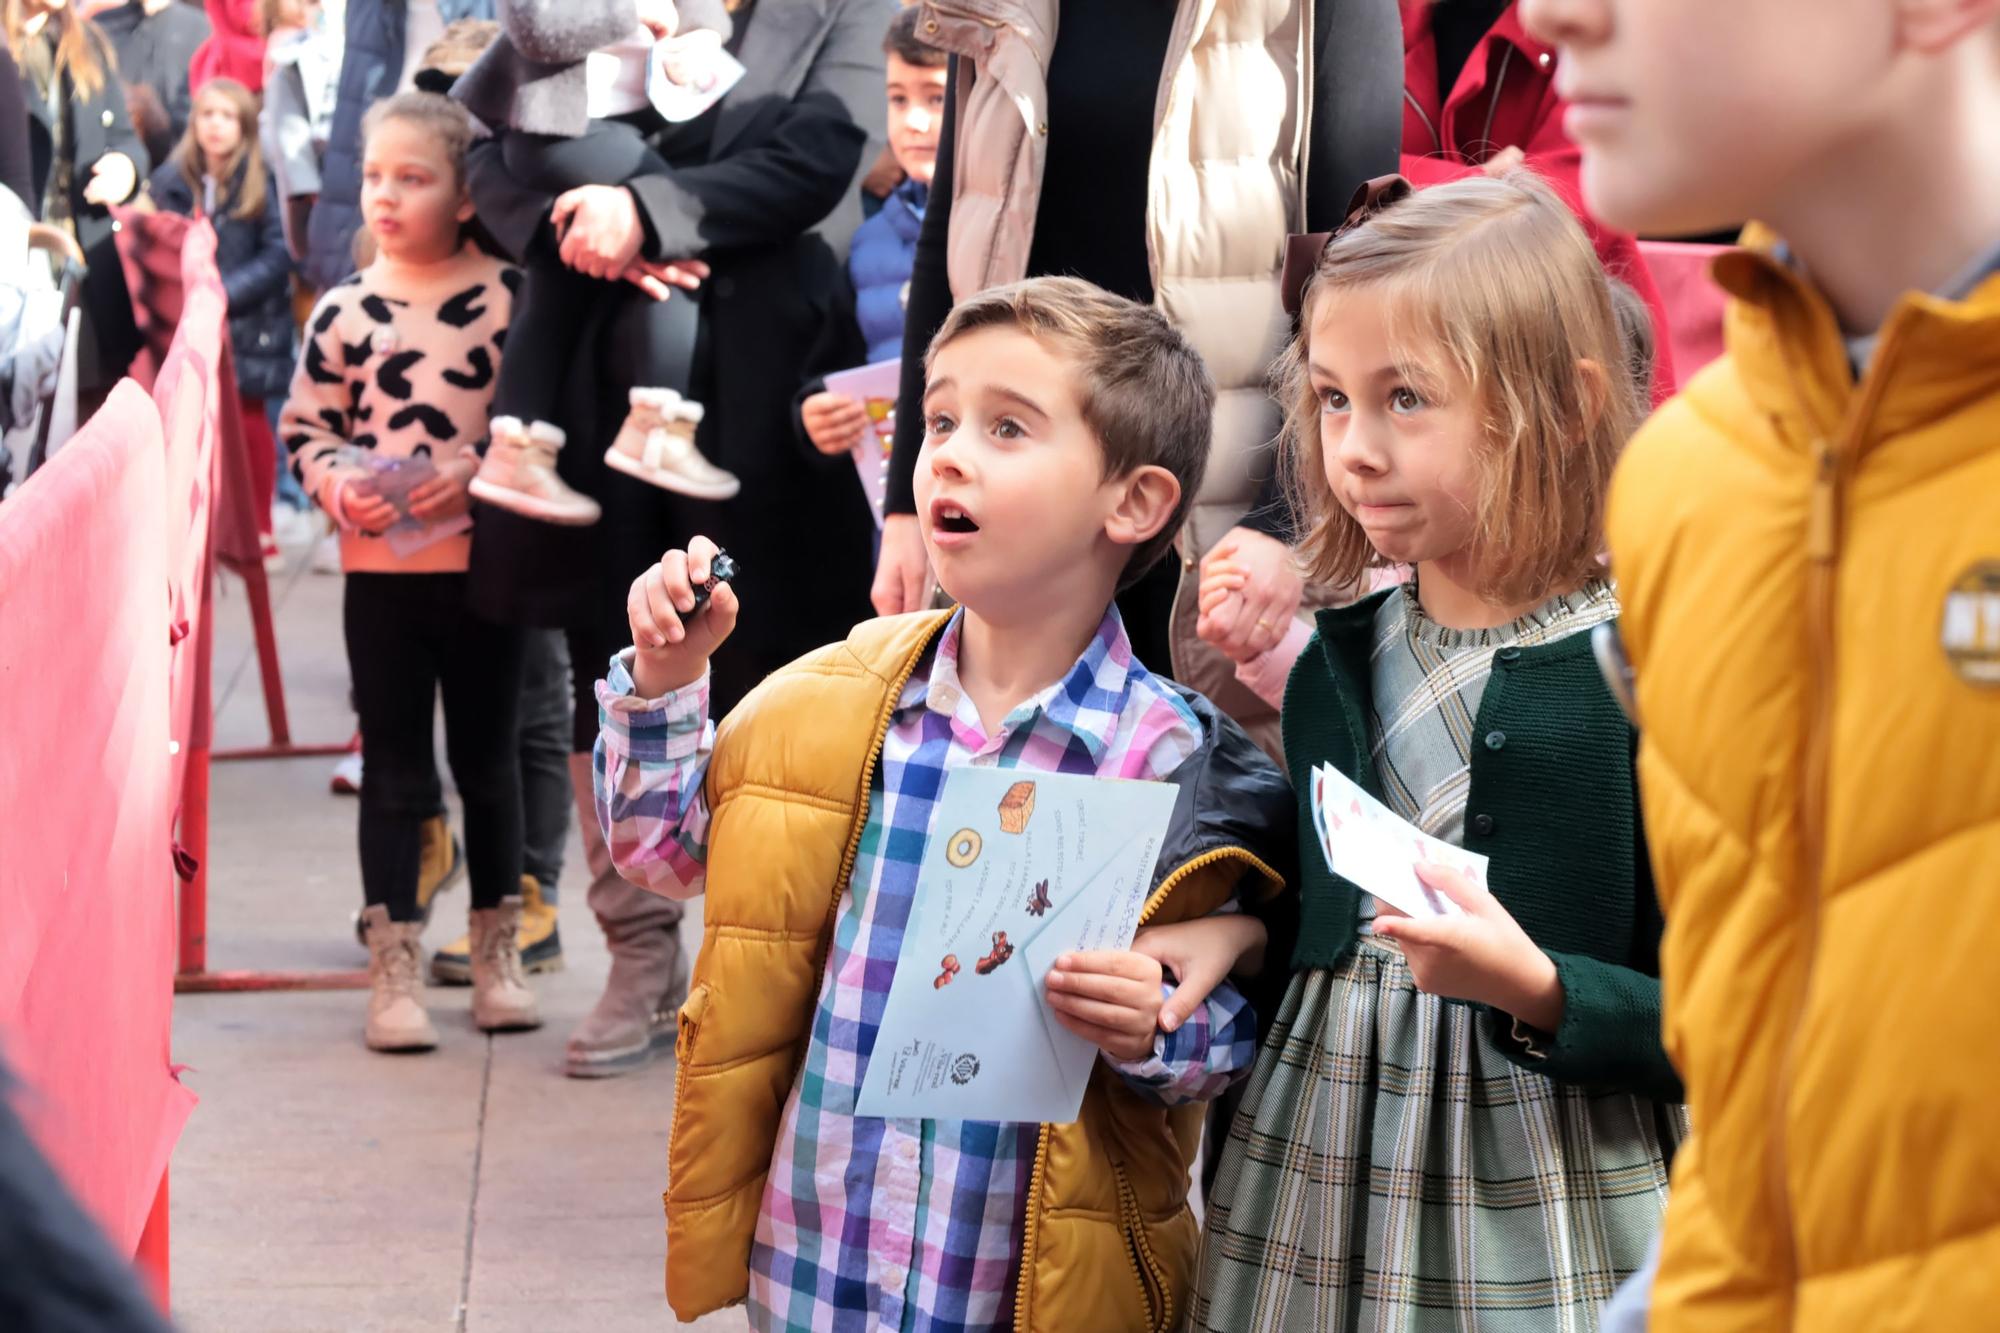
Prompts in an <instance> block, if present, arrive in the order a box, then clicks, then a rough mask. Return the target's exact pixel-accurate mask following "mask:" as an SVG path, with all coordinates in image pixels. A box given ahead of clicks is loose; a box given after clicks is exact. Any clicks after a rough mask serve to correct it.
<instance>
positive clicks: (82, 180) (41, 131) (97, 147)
mask: <svg viewBox="0 0 2000 1333" xmlns="http://www.w3.org/2000/svg"><path fill="white" fill-rule="evenodd" d="M92 40H93V41H95V42H96V43H97V49H98V53H99V58H100V60H101V62H102V64H103V67H104V82H103V83H101V84H99V85H98V88H97V91H96V92H95V93H93V94H91V95H90V96H89V97H85V96H83V95H82V94H81V93H79V92H77V91H76V85H75V83H74V82H73V81H72V80H71V79H70V78H69V77H68V76H67V75H65V76H64V77H63V84H64V87H65V91H66V92H67V93H68V96H67V97H65V98H64V99H63V101H64V105H65V106H66V107H67V109H68V111H69V115H70V132H71V142H72V143H73V144H74V145H75V146H76V167H75V170H74V171H72V172H71V173H70V214H71V216H73V217H74V218H75V219H76V239H77V243H78V244H79V245H81V246H82V247H83V249H84V252H85V253H86V254H90V252H91V250H92V249H93V248H94V247H96V246H97V244H98V243H99V242H101V241H107V240H110V239H111V233H112V231H113V228H112V225H111V211H110V210H109V209H106V208H99V207H98V206H97V205H95V204H91V203H86V202H85V201H84V198H83V190H84V187H85V186H87V185H89V184H90V169H91V168H92V167H93V166H95V165H97V159H99V158H101V157H103V156H104V155H105V154H106V153H123V154H125V156H126V157H129V158H131V159H132V166H133V168H134V172H135V174H134V177H133V187H132V191H133V193H134V194H137V193H138V187H139V185H140V183H142V182H144V181H145V179H146V172H147V171H148V170H149V169H150V168H151V165H152V163H151V159H149V158H148V157H147V156H146V146H145V145H144V144H143V143H141V142H139V136H138V134H137V132H135V131H134V130H133V128H132V121H131V119H130V117H129V116H127V114H126V112H125V85H124V83H123V82H121V81H120V79H119V77H118V71H117V68H116V66H115V65H114V63H113V62H114V60H115V59H116V57H115V56H114V55H113V54H112V51H111V45H110V43H109V42H106V41H105V40H104V39H103V38H102V37H101V36H98V35H97V34H96V33H95V32H93V33H92ZM22 85H23V88H24V90H25V91H26V93H27V99H28V150H29V154H30V156H32V157H33V159H34V166H35V202H34V206H35V208H36V209H37V211H38V212H39V210H40V207H41V197H42V195H43V193H44V192H46V191H47V189H48V181H49V172H50V170H51V169H52V168H53V167H54V165H55V126H54V122H52V121H51V120H50V118H49V108H48V104H47V103H46V102H44V101H43V100H42V99H41V98H40V97H38V96H36V94H35V85H34V80H33V79H31V78H27V77H26V74H25V71H24V72H23V78H22ZM120 202H123V201H122V200H121V201H120ZM91 262H92V263H93V264H96V263H98V262H100V260H99V258H98V256H97V255H94V254H93V255H91ZM114 262H115V261H114Z"/></svg>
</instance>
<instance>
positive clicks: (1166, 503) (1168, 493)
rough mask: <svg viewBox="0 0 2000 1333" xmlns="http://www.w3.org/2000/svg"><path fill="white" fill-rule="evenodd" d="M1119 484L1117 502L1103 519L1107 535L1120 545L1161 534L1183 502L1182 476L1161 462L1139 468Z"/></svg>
mask: <svg viewBox="0 0 2000 1333" xmlns="http://www.w3.org/2000/svg"><path fill="white" fill-rule="evenodd" d="M1117 484H1118V487H1119V492H1118V503H1117V505H1116V506H1115V507H1114V508H1113V509H1112V511H1111V513H1110V515H1109V516H1108V517H1107V518H1106V519H1105V520H1104V535H1105V536H1107V537H1109V538H1110V539H1111V540H1112V541H1114V542H1117V543H1118V544H1119V545H1120V546H1138V545H1141V544H1142V543H1144V542H1147V541H1150V540H1151V539H1152V538H1154V537H1156V536H1158V535H1159V532H1160V529H1161V528H1164V527H1166V526H1167V520H1169V519H1171V518H1172V517H1173V516H1174V509H1175V508H1176V507H1177V506H1178V505H1179V504H1180V502H1181V483H1180V478H1178V477H1176V476H1175V475H1174V474H1173V473H1171V472H1169V471H1167V470H1166V469H1165V468H1163V467H1160V466H1158V465H1149V466H1147V467H1142V468H1136V469H1134V470H1133V471H1132V472H1131V473H1130V474H1129V475H1127V476H1125V477H1123V478H1121V479H1120V480H1119V481H1118V483H1117Z"/></svg>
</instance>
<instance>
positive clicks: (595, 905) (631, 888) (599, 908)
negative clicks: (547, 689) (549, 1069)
mask: <svg viewBox="0 0 2000 1333" xmlns="http://www.w3.org/2000/svg"><path fill="white" fill-rule="evenodd" d="M570 779H571V784H572V785H573V786H574V787H575V789H576V795H577V822H578V825H579V829H580V831H581V832H582V834H583V851H584V857H585V859H586V860H587V861H588V862H589V864H590V890H589V898H590V909H591V911H592V912H593V913H594V914H595V915H596V917H597V924H598V925H599V926H601V927H602V928H603V930H604V942H605V944H606V946H607V947H608V948H609V949H610V951H611V975H610V977H609V978H608V979H607V980H606V982H605V985H604V994H603V995H602V996H600V997H599V998H598V1001H597V1007H596V1008H594V1009H592V1010H591V1011H590V1014H589V1016H588V1017H586V1018H585V1019H584V1020H583V1022H581V1023H579V1024H578V1025H577V1027H576V1030H575V1031H574V1032H572V1033H571V1034H570V1038H569V1046H568V1048H567V1051H566V1053H565V1060H564V1065H565V1072H567V1073H568V1074H569V1076H570V1077H571V1078H612V1077H615V1076H617V1075H619V1074H629V1073H631V1072H632V1071H633V1070H635V1069H643V1068H644V1067H645V1066H646V1065H647V1064H648V1063H649V1062H650V1061H651V1060H652V1058H653V1054H654V1052H656V1051H659V1050H662V1049H665V1050H671V1049H673V1044H674V1035H675V1031H676V1029H677V1028H678V1026H679V1017H678V1016H679V1014H680V1008H681V1004H682V1003H683V1002H684V1001H685V1000H686V999H687V988H688V960H687V955H686V952H685V951H684V950H683V949H682V948H681V929H680V921H681V910H682V909H681V905H680V904H679V903H677V902H674V901H672V900H670V899H667V898H662V897H660V896H659V895H658V894H655V893H648V892H647V891H646V890H644V889H642V888H640V887H639V886H638V885H636V884H631V883H628V882H626V881H625V880H624V879H623V878H622V877H620V875H619V874H618V871H617V869H616V868H615V867H614V866H613V865H612V864H611V850H610V849H609V848H608V847H606V846H605V845H604V834H603V832H602V831H601V830H600V829H599V828H598V827H597V807H596V804H595V802H594V800H593V799H592V796H591V786H590V784H591V766H590V756H589V755H587V754H584V755H575V756H573V757H572V758H571V761H570Z"/></svg>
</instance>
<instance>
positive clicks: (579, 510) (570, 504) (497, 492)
mask: <svg viewBox="0 0 2000 1333" xmlns="http://www.w3.org/2000/svg"><path fill="white" fill-rule="evenodd" d="M488 431H489V437H490V438H489V439H488V442H487V445H486V458H485V460H484V461H482V462H481V463H480V465H479V475H478V476H476V477H474V478H473V479H472V487H471V489H472V494H473V496H474V497H475V498H477V499H479V500H482V501H484V502H485V503H487V504H490V505H494V506H496V507H498V508H501V509H505V510H508V511H510V512H512V513H516V514H519V515H521V516H522V517H523V518H535V519H540V520H541V521H542V522H544V523H560V524H562V525H563V526H565V527H572V528H585V527H589V526H590V525H591V524H592V523H595V522H597V520H598V519H599V518H600V517H602V516H603V510H601V509H599V508H598V506H597V501H595V500H593V499H591V498H590V497H589V496H587V495H583V494H581V493H579V492H577V491H575V490H572V489H571V488H570V485H569V483H568V482H566V481H564V480H563V479H562V478H561V477H559V476H557V475H556V454H557V453H558V452H560V451H561V449H562V447H563V442H564V439H565V437H564V435H563V432H562V429H561V428H560V427H558V426H551V425H550V424H549V423H548V422H546V421H537V422H535V423H533V424H532V425H528V426H523V425H522V424H521V421H520V419H519V418H518V417H495V418H493V421H492V424H491V426H490V427H489V428H488Z"/></svg>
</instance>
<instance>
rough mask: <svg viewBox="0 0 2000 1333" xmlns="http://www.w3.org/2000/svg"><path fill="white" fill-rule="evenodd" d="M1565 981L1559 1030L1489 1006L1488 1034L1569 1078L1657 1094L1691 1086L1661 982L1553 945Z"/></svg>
mask: <svg viewBox="0 0 2000 1333" xmlns="http://www.w3.org/2000/svg"><path fill="white" fill-rule="evenodd" d="M1549 960H1550V961H1551V962H1553V963H1554V964H1555V965H1556V975H1557V977H1558V978H1560V979H1561V981H1562V987H1563V1014H1562V1021H1561V1023H1559V1024H1558V1025H1557V1027H1556V1030H1555V1031H1554V1032H1542V1031H1540V1030H1538V1029H1535V1028H1532V1027H1529V1026H1528V1025H1527V1024H1525V1023H1522V1022H1521V1021H1520V1020H1518V1019H1516V1018H1515V1017H1514V1016H1513V1015H1512V1014H1508V1013H1503V1012H1501V1011H1500V1010H1497V1009H1488V1010H1487V1011H1486V1021H1487V1023H1488V1025H1489V1029H1488V1030H1489V1035H1490V1036H1491V1037H1492V1039H1493V1042H1494V1044H1495V1045H1496V1046H1498V1047H1499V1049H1500V1051H1501V1052H1502V1053H1503V1054H1504V1055H1506V1057H1507V1058H1508V1059H1509V1060H1512V1061H1513V1062H1514V1063H1515V1064H1517V1065H1520V1066H1521V1067H1522V1068H1524V1069H1528V1070H1531V1071H1533V1072H1535V1073H1538V1074H1546V1075H1547V1076H1549V1077H1550V1078H1553V1079H1559V1080H1561V1081H1562V1082H1565V1083H1577V1084H1585V1085H1589V1086H1594V1087H1611V1088H1619V1089H1623V1090H1625V1091H1629V1092H1633V1093H1637V1094H1638V1095H1640V1096H1643V1097H1650V1098H1652V1099H1654V1100H1655V1101H1662V1102H1678V1101H1680V1100H1682V1098H1683V1097H1684V1096H1685V1093H1684V1092H1683V1091H1682V1088H1681V1081H1680V1076H1679V1075H1678V1074H1677V1073H1675V1072H1674V1067H1673V1065H1672V1063H1671V1062H1669V1061H1668V1059H1667V1053H1666V1048H1665V1046H1664V1045H1662V1043H1661V1039H1660V982H1659V978H1657V977H1649V976H1647V975H1646V974H1644V973H1643V972H1637V971H1634V970H1633V969H1631V968H1629V967H1620V966H1618V965H1617V964H1615V963H1606V962H1602V961H1600V960H1598V959H1595V958H1590V957H1587V956H1585V955H1583V954H1572V953H1557V952H1555V951H1553V950H1551V951H1550V952H1549Z"/></svg>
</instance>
